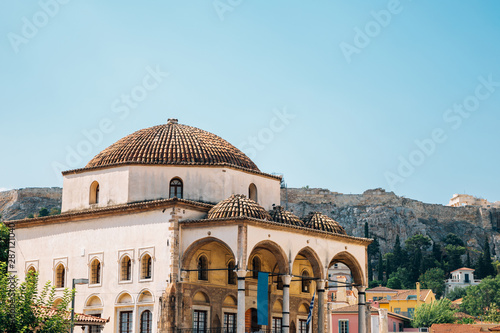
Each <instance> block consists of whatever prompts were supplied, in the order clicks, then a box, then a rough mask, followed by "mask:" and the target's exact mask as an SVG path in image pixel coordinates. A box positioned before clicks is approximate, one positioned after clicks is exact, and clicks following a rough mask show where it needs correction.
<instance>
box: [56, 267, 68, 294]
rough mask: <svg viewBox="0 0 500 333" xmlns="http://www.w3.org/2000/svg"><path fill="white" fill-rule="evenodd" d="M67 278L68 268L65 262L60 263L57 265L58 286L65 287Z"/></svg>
mask: <svg viewBox="0 0 500 333" xmlns="http://www.w3.org/2000/svg"><path fill="white" fill-rule="evenodd" d="M65 280H66V269H65V268H64V265H63V264H59V265H57V267H56V288H64V285H65V284H64V282H65Z"/></svg>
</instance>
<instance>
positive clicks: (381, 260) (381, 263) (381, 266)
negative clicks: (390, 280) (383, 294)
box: [377, 252, 384, 281]
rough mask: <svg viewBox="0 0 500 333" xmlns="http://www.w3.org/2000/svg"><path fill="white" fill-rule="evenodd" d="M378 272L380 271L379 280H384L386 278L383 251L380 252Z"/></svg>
mask: <svg viewBox="0 0 500 333" xmlns="http://www.w3.org/2000/svg"><path fill="white" fill-rule="evenodd" d="M377 273H378V277H377V278H378V280H379V281H383V280H384V260H383V259H382V253H381V252H379V253H378V267H377Z"/></svg>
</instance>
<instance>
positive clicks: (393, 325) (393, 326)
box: [392, 322, 396, 332]
mask: <svg viewBox="0 0 500 333" xmlns="http://www.w3.org/2000/svg"><path fill="white" fill-rule="evenodd" d="M392 331H393V332H396V323H395V322H393V323H392Z"/></svg>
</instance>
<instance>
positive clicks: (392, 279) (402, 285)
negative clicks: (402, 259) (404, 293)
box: [387, 267, 414, 289]
mask: <svg viewBox="0 0 500 333" xmlns="http://www.w3.org/2000/svg"><path fill="white" fill-rule="evenodd" d="M413 287H414V286H413V282H412V281H411V280H410V272H409V271H408V269H406V268H404V267H400V268H398V270H397V271H395V272H392V273H391V276H389V279H388V280H387V288H391V289H410V288H413Z"/></svg>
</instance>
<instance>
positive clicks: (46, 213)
mask: <svg viewBox="0 0 500 333" xmlns="http://www.w3.org/2000/svg"><path fill="white" fill-rule="evenodd" d="M49 214H50V212H49V210H48V209H47V208H45V207H43V208H42V209H40V210H39V211H38V216H40V217H43V216H49Z"/></svg>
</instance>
